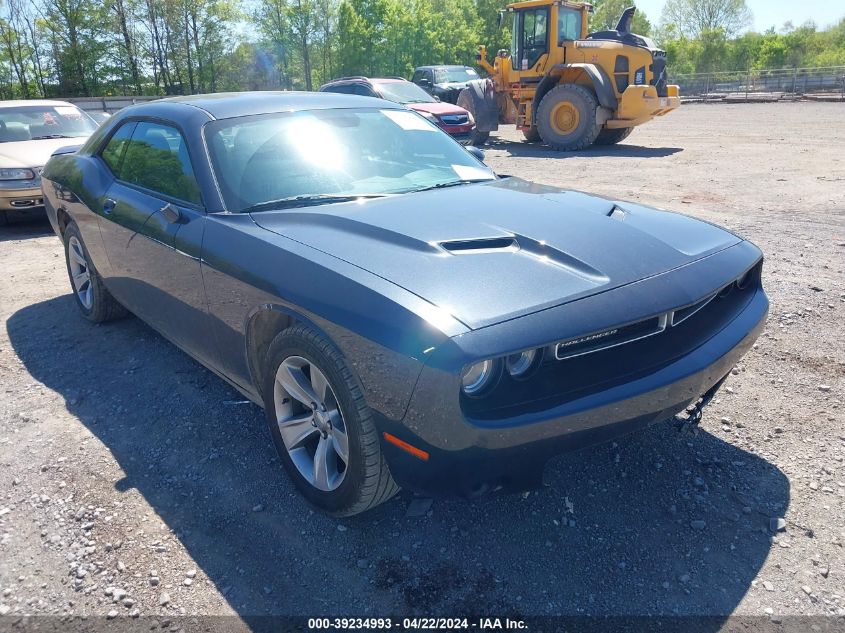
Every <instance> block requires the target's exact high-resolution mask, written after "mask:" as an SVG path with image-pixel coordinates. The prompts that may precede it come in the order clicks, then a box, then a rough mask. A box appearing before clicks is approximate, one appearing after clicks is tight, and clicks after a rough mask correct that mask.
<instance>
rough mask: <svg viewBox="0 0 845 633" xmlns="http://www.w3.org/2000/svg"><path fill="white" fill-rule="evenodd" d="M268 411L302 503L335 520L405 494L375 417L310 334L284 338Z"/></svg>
mask: <svg viewBox="0 0 845 633" xmlns="http://www.w3.org/2000/svg"><path fill="white" fill-rule="evenodd" d="M263 375H264V376H265V380H264V385H263V386H264V390H263V393H264V410H265V413H266V417H267V424H268V426H269V427H270V434H271V435H272V436H273V442H274V443H275V445H276V450H277V451H278V453H279V456H280V458H281V460H282V464H283V465H284V467H285V470H287V472H288V475H290V477H291V479H292V480H293V483H294V485H295V486H296V487H297V489H299V491H300V492H301V493H302V495H303V496H304V497H305V498H306V499H308V500H309V501H310V502H311V503H313V504H314V505H315V506H317V507H319V508H320V509H321V510H324V511H325V512H328V513H329V514H332V515H335V516H350V515H353V514H359V513H361V512H364V511H366V510H369V509H370V508H374V507H375V506H377V505H379V504H380V503H384V502H385V501H387V500H388V499H390V498H391V497H392V496H393V495H395V494H396V493H397V492H398V491H399V487H398V486H397V485H396V483H395V482H394V481H393V478H392V477H391V475H390V470H389V469H388V466H387V463H386V462H385V460H384V456H383V455H382V453H381V447H380V444H379V438H378V432H377V430H376V427H375V424H374V423H373V417H372V412H371V411H370V408H369V407H368V406H367V403H366V402H365V401H364V396H363V394H362V393H361V388H360V386H359V385H358V382H357V381H356V380H355V378H354V376H353V374H352V372H351V371H350V369H349V367H348V366H347V364H346V361H345V360H344V358H343V356H342V355H341V353H340V351H339V350H338V349H337V348H336V347H335V346H334V345H333V344H332V342H331V341H329V340H328V339H327V338H326V337H325V336H323V335H322V334H319V333H317V332H315V331H313V330H311V329H310V328H308V327H305V326H294V327H291V328H288V329H286V330H284V331H283V332H281V333H280V334H278V335H277V336H276V338H275V339H273V342H272V343H271V344H270V348H269V350H268V352H267V356H266V360H265V365H264V374H263Z"/></svg>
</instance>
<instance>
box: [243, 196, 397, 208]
mask: <svg viewBox="0 0 845 633" xmlns="http://www.w3.org/2000/svg"><path fill="white" fill-rule="evenodd" d="M386 195H388V194H386V193H356V194H346V195H335V194H330V193H320V194H313V195H308V196H289V197H287V198H279V199H278V200H268V201H267V202H259V203H258V204H254V205H252V206H250V207H247V208H246V209H243V211H242V212H243V213H253V212H255V211H272V210H276V209H289V208H291V207H307V206H311V205H316V204H334V203H336V202H352V201H353V200H358V199H360V198H383V197H384V196H386Z"/></svg>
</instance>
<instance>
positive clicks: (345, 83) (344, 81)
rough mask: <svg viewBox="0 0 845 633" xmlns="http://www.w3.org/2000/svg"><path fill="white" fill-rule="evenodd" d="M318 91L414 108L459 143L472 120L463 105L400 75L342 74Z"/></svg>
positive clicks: (466, 139) (466, 137) (466, 135)
mask: <svg viewBox="0 0 845 633" xmlns="http://www.w3.org/2000/svg"><path fill="white" fill-rule="evenodd" d="M320 92H339V93H342V94H349V95H360V96H362V97H377V98H379V99H387V100H388V101H393V102H394V103H401V104H402V105H404V106H405V107H407V108H410V109H411V110H415V111H416V112H419V113H420V114H421V115H423V116H424V117H425V118H427V119H428V120H429V121H431V122H432V123H435V124H437V125H438V126H439V127H440V128H441V129H442V130H443V131H445V132H447V133H448V134H449V135H451V136H452V137H453V138H454V139H455V140H457V141H460V142H461V143H467V142H469V139H470V137H471V135H472V130H473V128H474V127H475V121H474V120H473V118H472V115H471V114H470V113H469V112H467V111H466V110H464V109H463V108H461V107H459V106H456V105H454V104H451V103H443V102H441V101H440V100H439V99H437V98H436V97H432V96H431V95H430V94H428V93H427V92H426V91H425V90H423V89H422V88H420V87H419V86H418V85H417V84H414V83H411V82H410V81H407V80H406V79H402V78H401V77H376V78H371V79H370V78H367V77H342V78H340V79H334V80H332V81H330V82H329V83H327V84H324V85H322V86H320Z"/></svg>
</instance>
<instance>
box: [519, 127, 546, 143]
mask: <svg viewBox="0 0 845 633" xmlns="http://www.w3.org/2000/svg"><path fill="white" fill-rule="evenodd" d="M522 135H523V136H524V137H525V140H526V142H528V143H539V142H540V141H542V140H543V139H542V138H540V131H539V130H538V129H537V126H536V125H532V126H531V127H530V128H528V129H527V130H522Z"/></svg>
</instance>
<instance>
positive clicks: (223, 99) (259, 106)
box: [125, 91, 402, 119]
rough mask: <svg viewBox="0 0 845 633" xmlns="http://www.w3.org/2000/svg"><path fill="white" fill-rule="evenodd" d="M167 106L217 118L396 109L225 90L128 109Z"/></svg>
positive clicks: (377, 102)
mask: <svg viewBox="0 0 845 633" xmlns="http://www.w3.org/2000/svg"><path fill="white" fill-rule="evenodd" d="M166 106H170V107H174V106H176V107H177V108H178V107H179V106H190V107H193V108H199V109H200V110H203V111H205V112H207V113H208V114H209V115H210V116H211V117H212V118H215V119H230V118H233V117H239V116H250V115H254V114H270V113H273V112H298V111H300V110H328V109H333V108H382V109H384V108H395V109H401V108H402V106H401V105H398V104H396V105H393V104H389V103H387V102H385V101H383V100H381V99H375V98H372V97H361V96H357V95H344V94H337V93H332V92H287V91H261V92H222V93H215V94H202V95H188V96H183V97H169V98H167V99H158V100H157V101H149V102H147V103H143V104H138V105H134V106H130V107H129V108H126V110H125V111H130V110H131V112H132V114H133V115H136V116H138V115H140V116H143V115H145V114H154V113H155V112H156V111H160V110H162V109H163V108H165V107H166Z"/></svg>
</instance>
